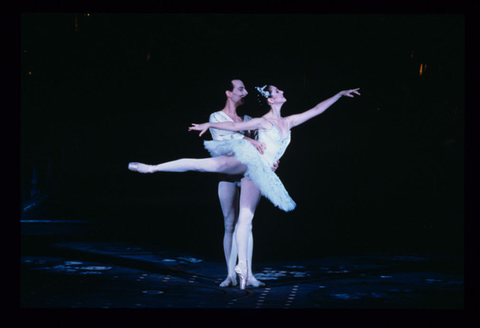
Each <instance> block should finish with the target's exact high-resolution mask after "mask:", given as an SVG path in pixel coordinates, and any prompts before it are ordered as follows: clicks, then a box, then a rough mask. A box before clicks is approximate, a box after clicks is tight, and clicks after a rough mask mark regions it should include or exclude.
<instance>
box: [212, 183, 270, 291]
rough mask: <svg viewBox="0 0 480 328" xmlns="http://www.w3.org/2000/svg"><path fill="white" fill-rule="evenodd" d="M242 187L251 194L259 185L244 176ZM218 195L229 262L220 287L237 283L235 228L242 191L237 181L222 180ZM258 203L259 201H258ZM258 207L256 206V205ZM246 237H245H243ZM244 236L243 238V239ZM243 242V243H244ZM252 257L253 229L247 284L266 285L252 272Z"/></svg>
mask: <svg viewBox="0 0 480 328" xmlns="http://www.w3.org/2000/svg"><path fill="white" fill-rule="evenodd" d="M241 186H242V189H243V190H244V193H247V194H251V193H252V192H253V193H255V192H256V191H255V190H253V191H252V190H250V191H248V190H247V189H249V188H250V189H251V188H252V187H253V188H254V189H256V188H257V187H256V186H255V185H254V184H253V183H252V182H251V180H249V179H247V178H243V179H242V182H241ZM218 197H219V199H220V205H221V207H222V213H223V217H224V225H225V234H224V237H223V250H224V253H225V260H226V262H227V269H228V276H227V278H226V279H225V280H224V281H223V282H222V283H221V284H220V287H227V286H230V285H232V286H235V285H236V284H237V283H236V273H235V271H234V268H235V264H236V261H237V255H238V251H237V241H236V238H235V232H236V230H235V228H236V226H237V224H238V222H239V221H238V216H239V205H240V204H239V201H240V193H239V188H238V187H237V183H232V182H226V181H221V182H220V183H219V184H218ZM257 204H258V201H257ZM255 207H256V206H255ZM243 238H244V237H243ZM243 238H242V240H243ZM242 242H243V241H242ZM242 242H241V243H242ZM252 257H253V234H252V230H251V224H250V231H249V233H248V244H247V270H248V281H247V285H250V286H254V287H259V286H262V285H264V284H263V283H262V282H260V281H258V280H257V279H255V277H254V276H253V272H252Z"/></svg>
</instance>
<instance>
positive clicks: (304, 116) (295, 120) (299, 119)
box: [286, 88, 360, 128]
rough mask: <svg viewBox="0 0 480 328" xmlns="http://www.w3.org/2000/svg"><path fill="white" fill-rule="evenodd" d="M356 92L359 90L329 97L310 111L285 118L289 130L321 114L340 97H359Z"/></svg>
mask: <svg viewBox="0 0 480 328" xmlns="http://www.w3.org/2000/svg"><path fill="white" fill-rule="evenodd" d="M358 90H360V88H356V89H350V90H343V91H340V92H339V93H337V94H336V95H335V96H333V97H330V98H328V99H326V100H324V101H322V102H321V103H319V104H318V105H316V106H315V107H313V108H312V109H309V110H307V111H305V112H303V113H300V114H294V115H290V116H287V117H286V119H287V121H288V122H289V123H290V128H293V127H295V126H297V125H300V124H302V123H305V122H306V121H308V120H309V119H311V118H314V117H315V116H317V115H320V114H322V113H323V112H324V111H326V110H327V108H328V107H330V106H331V105H333V104H334V103H335V102H336V101H337V100H338V99H340V98H341V97H342V96H345V97H351V98H353V94H357V95H360V93H359V92H358Z"/></svg>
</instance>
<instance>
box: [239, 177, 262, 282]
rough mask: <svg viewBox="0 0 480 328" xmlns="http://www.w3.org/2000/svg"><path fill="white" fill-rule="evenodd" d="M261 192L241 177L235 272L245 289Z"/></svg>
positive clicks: (249, 181)
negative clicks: (251, 240) (253, 228)
mask: <svg viewBox="0 0 480 328" xmlns="http://www.w3.org/2000/svg"><path fill="white" fill-rule="evenodd" d="M260 198H261V194H260V191H259V190H258V188H257V187H256V186H255V184H254V183H253V181H251V180H250V179H247V178H244V179H242V188H241V191H240V212H239V215H238V223H237V228H236V239H237V248H238V265H237V266H236V267H235V272H237V273H238V275H239V276H240V288H241V289H245V287H246V285H247V282H248V280H249V276H248V271H249V270H248V261H249V250H248V248H249V239H250V237H251V233H252V220H253V216H254V214H255V209H256V208H257V205H258V202H259V201H260Z"/></svg>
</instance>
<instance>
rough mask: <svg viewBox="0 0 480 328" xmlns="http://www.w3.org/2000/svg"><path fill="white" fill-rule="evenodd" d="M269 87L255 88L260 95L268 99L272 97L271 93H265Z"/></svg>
mask: <svg viewBox="0 0 480 328" xmlns="http://www.w3.org/2000/svg"><path fill="white" fill-rule="evenodd" d="M266 87H267V85H264V86H263V87H261V88H259V87H255V89H257V91H258V92H260V94H261V95H262V96H264V97H265V98H268V97H270V91H265V90H264V89H265V88H266Z"/></svg>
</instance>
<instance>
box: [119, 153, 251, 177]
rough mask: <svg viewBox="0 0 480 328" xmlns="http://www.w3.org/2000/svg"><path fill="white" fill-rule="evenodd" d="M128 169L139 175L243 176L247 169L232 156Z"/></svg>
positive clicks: (140, 165) (132, 166)
mask: <svg viewBox="0 0 480 328" xmlns="http://www.w3.org/2000/svg"><path fill="white" fill-rule="evenodd" d="M128 169H129V170H130V171H136V172H140V173H154V172H187V171H196V172H216V173H225V174H243V173H245V171H246V169H247V167H246V166H245V165H244V164H242V163H240V162H239V161H238V160H237V159H236V158H235V157H233V156H219V157H209V158H182V159H177V160H175V161H170V162H165V163H161V164H158V165H147V164H143V163H137V162H132V163H129V164H128Z"/></svg>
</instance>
